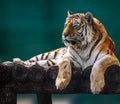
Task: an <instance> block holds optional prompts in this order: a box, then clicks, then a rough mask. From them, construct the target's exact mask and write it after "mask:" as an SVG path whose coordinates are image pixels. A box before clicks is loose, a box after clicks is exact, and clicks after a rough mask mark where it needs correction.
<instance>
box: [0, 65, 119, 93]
mask: <svg viewBox="0 0 120 104" xmlns="http://www.w3.org/2000/svg"><path fill="white" fill-rule="evenodd" d="M91 68H92V66H90V67H88V68H86V69H85V70H84V71H81V69H79V68H73V69H72V79H71V81H70V84H69V85H68V86H67V88H65V89H64V90H62V91H61V90H57V89H56V87H55V79H56V77H57V74H58V70H59V69H58V67H57V66H52V67H50V68H49V69H48V71H46V70H45V69H44V68H43V67H41V66H39V65H34V66H32V67H30V68H27V67H25V66H23V65H20V64H16V63H11V64H7V65H4V64H2V63H1V64H0V88H1V87H4V86H12V88H13V89H14V92H15V93H38V92H39V93H40V92H41V93H91V91H90V72H91ZM105 82H106V85H105V87H104V89H103V91H102V92H101V94H108V93H120V67H119V66H117V65H112V66H110V67H109V68H108V70H107V71H106V73H105ZM8 88H9V87H8Z"/></svg>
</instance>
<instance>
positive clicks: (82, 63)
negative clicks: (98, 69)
mask: <svg viewBox="0 0 120 104" xmlns="http://www.w3.org/2000/svg"><path fill="white" fill-rule="evenodd" d="M69 53H70V56H71V60H72V62H73V63H74V65H75V66H76V67H81V68H82V69H85V68H86V67H88V66H91V65H93V64H94V63H95V60H96V56H97V53H98V52H97V51H93V50H91V47H88V48H87V49H86V50H79V49H76V50H75V49H69Z"/></svg>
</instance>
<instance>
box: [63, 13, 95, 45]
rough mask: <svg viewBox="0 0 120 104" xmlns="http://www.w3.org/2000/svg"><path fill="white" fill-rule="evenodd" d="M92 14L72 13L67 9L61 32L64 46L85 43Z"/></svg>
mask: <svg viewBox="0 0 120 104" xmlns="http://www.w3.org/2000/svg"><path fill="white" fill-rule="evenodd" d="M92 18H93V17H92V14H91V13H89V12H88V13H86V14H82V13H81V14H79V13H75V14H72V13H70V12H69V11H68V16H67V18H66V22H65V26H64V29H63V33H62V39H63V42H64V44H65V45H66V46H71V45H72V46H73V45H76V44H79V45H85V44H87V39H88V38H89V34H90V33H89V31H88V29H89V27H90V24H91V22H92Z"/></svg>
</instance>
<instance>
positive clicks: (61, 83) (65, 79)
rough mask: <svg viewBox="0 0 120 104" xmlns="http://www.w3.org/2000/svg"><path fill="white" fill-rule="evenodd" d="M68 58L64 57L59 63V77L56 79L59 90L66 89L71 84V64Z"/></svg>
mask: <svg viewBox="0 0 120 104" xmlns="http://www.w3.org/2000/svg"><path fill="white" fill-rule="evenodd" d="M70 63H71V62H70V59H69V58H68V57H63V58H61V60H60V61H59V62H58V63H57V65H58V66H59V71H58V76H57V78H56V83H55V84H56V87H57V89H60V90H62V89H64V88H66V86H67V85H68V84H69V82H70V80H71V64H70Z"/></svg>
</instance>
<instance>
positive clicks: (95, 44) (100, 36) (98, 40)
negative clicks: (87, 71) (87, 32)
mask: <svg viewBox="0 0 120 104" xmlns="http://www.w3.org/2000/svg"><path fill="white" fill-rule="evenodd" d="M101 39H102V34H100V35H99V37H98V39H97V40H96V42H95V43H94V45H93V47H92V48H91V50H90V53H89V57H88V58H87V60H89V58H90V57H91V54H92V51H93V49H94V48H95V47H96V46H97V44H98V43H99V42H100V40H101ZM87 60H86V61H87Z"/></svg>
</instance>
